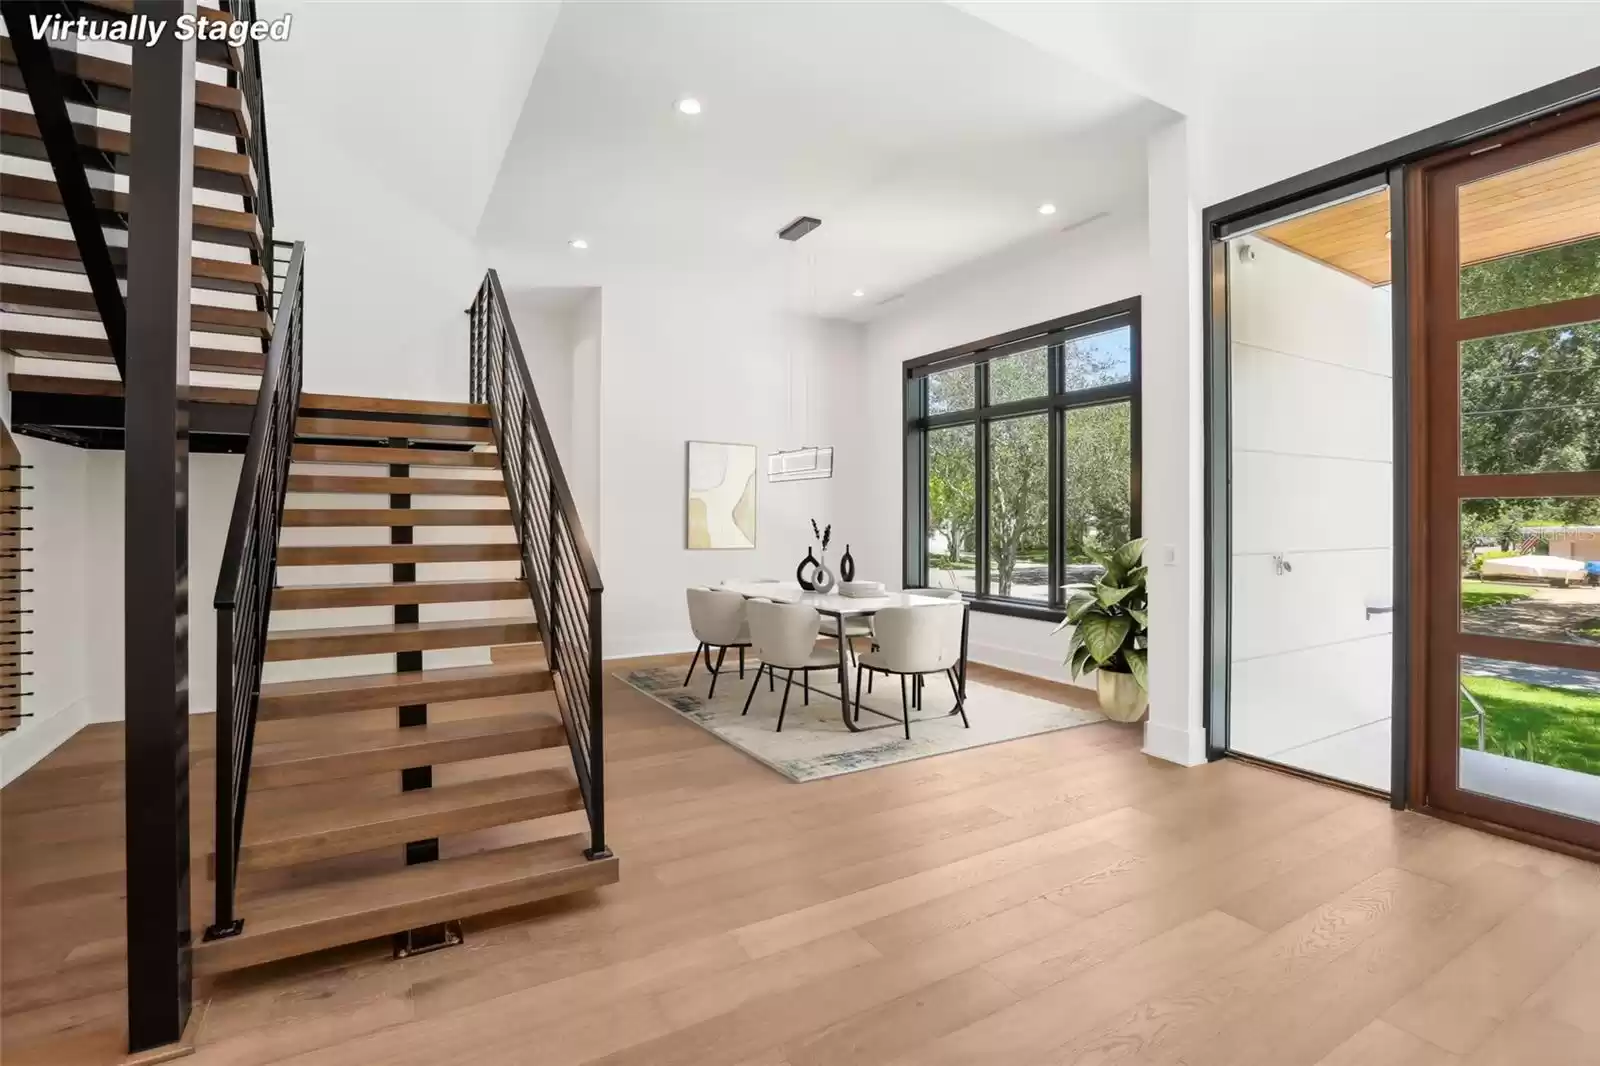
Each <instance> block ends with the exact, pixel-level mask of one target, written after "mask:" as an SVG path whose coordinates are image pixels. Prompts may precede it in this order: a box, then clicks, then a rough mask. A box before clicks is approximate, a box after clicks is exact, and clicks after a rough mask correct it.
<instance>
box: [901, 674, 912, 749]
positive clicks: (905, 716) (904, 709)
mask: <svg viewBox="0 0 1600 1066" xmlns="http://www.w3.org/2000/svg"><path fill="white" fill-rule="evenodd" d="M900 717H901V720H902V721H904V722H905V724H906V739H907V740H910V739H911V705H910V704H909V703H907V702H906V675H905V674H901V675H900Z"/></svg>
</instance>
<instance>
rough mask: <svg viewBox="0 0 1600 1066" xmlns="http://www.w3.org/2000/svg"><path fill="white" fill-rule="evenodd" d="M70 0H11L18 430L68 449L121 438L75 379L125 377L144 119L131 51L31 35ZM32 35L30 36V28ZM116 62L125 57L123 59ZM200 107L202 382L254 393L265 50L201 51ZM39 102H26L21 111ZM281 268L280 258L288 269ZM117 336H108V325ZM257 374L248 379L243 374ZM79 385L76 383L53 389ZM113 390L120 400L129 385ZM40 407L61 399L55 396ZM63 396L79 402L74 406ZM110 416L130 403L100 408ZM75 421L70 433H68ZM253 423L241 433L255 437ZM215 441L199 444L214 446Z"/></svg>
mask: <svg viewBox="0 0 1600 1066" xmlns="http://www.w3.org/2000/svg"><path fill="white" fill-rule="evenodd" d="M71 6H72V7H74V8H75V9H76V10H75V11H73V12H72V14H73V15H74V16H76V15H78V14H82V15H85V16H87V17H88V18H90V19H91V20H98V21H104V22H114V21H119V20H124V19H127V18H128V17H130V16H131V14H132V4H131V3H130V2H129V0H98V2H94V3H83V4H75V5H71ZM67 7H68V5H63V4H59V3H56V4H50V3H43V4H30V3H23V2H15V3H7V4H6V9H7V11H6V16H7V17H6V27H7V32H8V36H7V37H6V38H4V39H0V88H4V89H6V90H9V93H7V94H6V95H5V96H4V98H3V99H4V102H3V103H0V151H3V154H4V156H5V160H4V166H3V170H0V266H3V267H4V268H6V269H5V270H4V272H3V274H0V315H3V317H0V348H3V349H4V350H5V351H7V352H10V353H11V354H13V355H14V356H16V357H17V360H18V361H17V364H16V366H15V372H16V373H17V374H18V375H21V376H25V377H26V378H27V379H28V382H27V383H28V386H29V387H28V388H27V389H26V390H24V392H25V396H26V399H25V401H24V405H23V407H22V408H21V409H20V410H18V411H16V412H15V413H14V416H13V418H14V428H18V429H19V430H21V431H23V432H29V433H34V432H35V430H36V429H37V431H38V432H37V433H36V435H42V436H51V437H53V438H54V439H58V440H63V441H65V442H67V443H75V444H86V445H90V446H106V445H108V444H114V443H116V442H115V441H114V440H109V439H106V438H105V437H104V436H103V435H102V434H100V433H98V432H91V433H90V434H88V435H87V436H83V435H80V434H77V433H76V432H75V431H76V430H77V429H79V428H86V429H91V430H96V431H98V430H104V429H110V428H113V426H112V424H111V419H110V417H92V419H91V422H90V424H89V425H87V426H85V427H77V426H74V425H71V424H67V423H71V422H72V421H73V418H72V417H70V416H69V417H67V418H64V419H63V418H58V417H56V416H57V415H59V414H60V413H61V412H62V411H63V410H67V411H73V410H74V409H75V406H76V407H82V408H85V409H91V410H92V409H93V408H94V407H95V405H93V404H87V405H84V404H76V405H75V401H74V400H73V397H76V396H78V395H81V394H80V393H76V392H73V391H71V388H70V386H71V382H72V381H73V380H74V379H83V378H85V377H87V378H91V379H97V380H101V381H105V382H107V384H109V385H112V386H114V385H115V383H116V382H117V380H118V379H119V378H120V377H121V376H122V375H121V374H120V372H119V371H120V367H121V363H122V358H121V344H122V339H121V336H120V323H121V321H122V316H123V311H122V300H123V298H124V293H125V290H126V282H127V253H128V248H127V233H128V218H129V215H130V213H131V212H132V211H133V210H134V209H135V205H134V204H132V203H131V202H130V192H129V187H128V177H127V175H128V172H129V168H130V163H131V161H132V136H131V126H132V125H133V118H134V112H135V94H134V93H133V92H132V89H133V67H132V64H131V63H130V62H128V61H126V60H128V59H131V58H132V56H131V49H129V48H127V47H125V46H115V45H105V44H101V45H93V46H91V45H84V46H74V45H73V44H72V43H71V42H54V43H50V44H45V43H42V42H35V41H32V40H31V39H29V38H28V35H27V33H26V27H27V25H28V15H29V14H30V13H31V14H49V13H58V14H59V13H64V12H66V10H67ZM200 10H201V11H202V12H203V13H204V14H205V15H206V16H207V17H208V18H215V19H220V20H224V21H226V20H230V19H231V18H233V17H235V16H237V17H243V18H249V17H251V15H252V14H253V4H252V3H249V2H240V0H229V2H227V3H225V4H223V5H222V6H221V7H214V6H207V5H204V4H203V5H202V6H201V9H200ZM19 31H20V32H19ZM113 57H118V58H113ZM197 61H198V62H197V67H198V69H197V80H196V83H195V108H194V130H195V133H194V138H195V146H194V169H193V182H194V202H195V206H194V215H193V222H194V252H193V258H192V260H191V271H192V276H193V281H192V285H193V289H192V292H193V300H192V304H191V307H190V316H191V320H192V328H193V336H194V340H193V344H192V347H191V351H190V365H191V368H192V369H193V371H195V375H194V377H193V380H194V381H195V382H196V383H198V384H202V385H212V386H226V385H228V384H229V382H230V379H232V381H233V382H234V383H235V385H237V384H241V383H242V384H243V385H245V386H252V385H253V384H254V382H252V381H250V380H249V376H256V375H259V374H260V373H261V369H262V363H263V353H264V350H265V347H266V344H267V342H268V340H269V338H270V334H271V315H272V310H273V306H274V281H275V279H274V276H273V270H274V250H275V247H274V242H273V236H272V193H271V175H270V171H269V167H268V162H267V154H266V140H265V116H264V114H263V108H262V101H261V92H260V86H261V83H260V73H259V70H260V68H259V44H254V43H252V44H249V45H247V46H246V47H244V48H232V47H228V46H226V45H222V44H218V43H208V44H207V45H206V46H204V47H201V48H199V49H198V51H197ZM23 101H26V104H24V103H23ZM278 265H279V266H280V267H281V263H280V264H278ZM106 322H113V323H116V324H117V328H113V329H110V330H107V329H106V328H105V327H104V325H103V324H104V323H106ZM241 376H246V377H245V380H244V381H243V382H240V381H239V379H240V377H241ZM62 382H65V387H64V388H60V389H58V388H56V387H55V386H56V385H58V384H60V383H62ZM110 394H111V395H116V396H120V389H113V391H112V392H111V393H110ZM41 398H50V399H53V402H46V400H43V399H41ZM63 398H65V399H63ZM99 408H100V409H101V410H104V411H112V410H113V409H114V410H115V413H116V415H117V418H118V420H119V424H120V408H114V405H107V404H100V405H99ZM56 423H61V424H56ZM247 431H248V426H247V425H246V426H240V425H238V424H235V425H234V426H233V427H232V429H231V433H232V435H233V436H235V437H242V436H243V434H244V433H245V432H247ZM208 443H210V442H208V441H203V442H202V448H201V450H223V449H221V448H211V449H207V448H206V447H205V445H206V444H208Z"/></svg>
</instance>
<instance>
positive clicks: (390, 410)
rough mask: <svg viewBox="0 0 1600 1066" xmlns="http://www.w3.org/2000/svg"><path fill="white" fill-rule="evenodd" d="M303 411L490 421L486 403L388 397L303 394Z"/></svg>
mask: <svg viewBox="0 0 1600 1066" xmlns="http://www.w3.org/2000/svg"><path fill="white" fill-rule="evenodd" d="M300 410H301V411H302V412H306V411H350V412H354V413H357V414H370V415H377V414H398V415H445V416H447V417H450V418H483V419H487V418H488V417H489V405H488V404H486V403H457V402H454V401H451V400H397V399H391V398H389V397H385V396H344V395H340V394H338V393H332V392H303V393H301V394H300Z"/></svg>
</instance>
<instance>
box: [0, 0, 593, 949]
mask: <svg viewBox="0 0 1600 1066" xmlns="http://www.w3.org/2000/svg"><path fill="white" fill-rule="evenodd" d="M201 11H202V13H203V14H205V15H206V16H208V17H212V18H218V19H225V20H227V19H246V20H248V19H252V18H253V17H254V4H253V2H252V0H203V2H202V4H201ZM30 13H31V14H48V13H62V14H66V15H67V16H68V17H72V18H76V17H77V16H78V15H85V16H87V17H89V18H91V19H94V20H99V21H102V22H115V21H117V20H125V19H127V18H129V17H131V16H132V15H133V13H134V12H133V4H132V0H49V2H43V3H26V2H22V0H18V2H15V3H13V2H9V0H8V2H7V4H6V5H5V26H6V30H7V35H6V37H5V38H3V39H0V155H3V157H4V159H3V163H4V165H3V167H0V348H3V349H4V350H5V352H6V353H8V354H9V355H10V356H12V357H13V360H12V365H11V368H10V369H11V373H10V375H9V378H8V384H9V387H10V392H11V398H12V421H13V428H15V429H16V430H17V431H18V432H20V433H23V434H26V435H31V436H38V437H45V438H48V439H51V440H55V441H58V442H61V443H65V444H70V445H76V446H80V447H92V448H121V447H124V445H125V437H124V427H125V425H126V424H127V420H126V418H125V411H124V398H123V392H124V389H123V385H124V382H125V381H129V380H132V379H130V378H129V377H128V376H127V369H128V366H129V362H128V360H127V359H126V358H125V356H126V354H127V353H126V345H125V341H126V331H125V329H124V328H123V327H124V323H125V322H126V320H127V315H128V311H129V308H130V307H137V306H140V305H137V304H133V303H130V302H129V300H130V297H131V298H132V299H137V291H138V290H137V286H136V287H135V289H134V291H133V292H131V293H130V291H129V287H128V265H129V262H130V259H131V258H132V257H133V256H134V254H135V253H136V251H137V249H132V248H130V241H129V224H130V216H131V215H132V214H133V213H135V212H136V211H137V210H138V206H139V203H140V202H141V201H139V200H137V196H138V192H137V190H138V188H139V185H138V183H137V182H136V181H131V180H130V173H129V172H130V169H137V161H138V159H139V158H140V157H138V156H136V155H134V148H135V145H134V143H133V142H134V138H136V137H138V133H137V130H138V128H139V126H138V122H137V118H138V115H139V114H140V110H139V108H140V94H139V92H138V91H137V89H136V86H135V82H136V76H135V68H136V66H138V63H137V57H136V56H134V55H133V54H132V50H131V49H130V48H129V47H127V46H124V45H117V44H108V43H103V42H86V41H76V40H72V41H67V42H51V43H49V44H48V45H46V44H44V43H41V42H36V41H32V40H31V39H25V34H24V33H22V32H19V27H26V26H27V17H28V15H29V14H30ZM258 50H259V46H258V45H256V44H250V43H247V44H246V45H244V46H243V47H242V48H234V47H230V46H228V45H226V44H223V43H216V42H212V43H205V44H202V45H200V46H199V47H198V48H197V66H196V83H195V90H196V91H195V100H194V114H193V118H192V121H193V130H194V163H193V173H192V179H193V194H192V200H193V216H192V222H193V241H192V248H191V253H192V257H191V259H190V269H191V274H192V277H191V288H190V306H189V311H190V325H191V332H190V373H189V375H188V378H187V383H188V388H187V391H186V395H187V399H188V408H187V419H186V422H187V431H188V446H189V448H190V449H191V450H193V451H222V452H237V453H243V457H244V458H243V464H242V472H241V475H240V480H239V484H238V490H237V494H236V497H235V500H234V505H233V509H232V513H231V518H230V521H229V526H228V530H227V538H226V547H225V550H224V555H223V561H222V565H221V568H220V573H219V574H218V575H217V583H216V594H215V598H214V602H213V605H212V606H213V608H214V610H215V611H216V618H217V669H216V677H217V699H216V703H217V714H216V716H215V719H216V740H215V749H214V756H213V757H212V759H211V763H212V766H211V768H210V772H212V773H214V776H215V780H216V789H215V797H214V798H215V813H214V817H213V819H212V827H211V828H212V834H211V835H212V839H211V840H205V841H202V840H196V841H195V842H194V844H193V862H192V864H191V866H192V869H193V871H194V875H195V876H196V877H200V876H204V877H206V878H208V879H209V885H208V886H206V887H208V889H209V894H210V895H211V897H212V900H213V902H212V905H211V907H210V908H209V912H210V913H209V914H207V913H206V912H205V911H204V910H200V909H196V912H195V913H194V915H193V919H194V925H195V927H196V929H195V933H196V935H195V937H194V942H193V967H194V972H195V973H196V974H202V975H204V974H214V973H218V972H221V971H226V970H232V969H237V968H240V967H246V966H251V965H255V964H259V963H262V962H267V961H270V960H274V959H280V958H285V957H289V956H294V955H299V954H304V953H308V952H313V951H317V950H320V949H323V948H328V947H333V946H336V945H341V944H347V943H352V942H355V941H360V940H365V939H369V938H373V937H378V936H384V935H388V934H396V935H398V936H401V937H402V940H401V941H399V942H397V943H403V944H404V945H406V946H407V949H409V948H411V947H415V946H417V945H422V946H429V945H431V944H434V943H436V942H439V941H440V940H441V939H445V940H446V941H447V939H448V938H447V937H444V938H441V936H440V931H441V927H442V926H443V925H444V923H453V922H456V921H457V920H459V919H462V918H467V917H470V916H472V915H476V914H481V913H485V912H489V911H495V910H500V909H503V908H506V907H511V906H516V905H519V904H525V903H528V902H532V901H535V900H539V899H544V898H547V897H550V896H554V895H559V894H564V893H570V892H577V891H582V890H586V889H592V888H596V887H599V886H602V885H605V884H609V883H611V882H614V881H616V879H617V877H618V863H617V859H616V858H615V857H614V856H613V855H612V854H611V852H610V851H609V850H608V849H607V848H606V846H605V838H604V785H603V778H604V772H603V767H604V754H603V746H604V729H603V723H602V718H601V699H600V691H599V677H600V674H599V662H600V636H599V634H600V597H601V585H600V581H599V575H598V571H597V569H596V567H595V564H594V560H593V557H592V553H591V552H590V550H589V548H588V545H587V542H586V541H585V539H584V537H583V533H582V530H581V528H580V526H579V523H578V519H577V516H576V511H575V509H574V507H573V503H572V499H571V494H570V492H569V491H568V489H567V486H566V482H565V478H564V476H563V474H562V472H561V467H560V462H559V459H558V457H557V456H556V454H555V450H554V446H553V443H552V442H551V439H550V434H549V430H548V427H547V425H546V422H545V419H544V415H543V413H542V411H541V410H540V408H539V403H538V399H537V397H536V396H535V394H534V390H533V386H532V382H531V378H530V376H529V374H528V370H527V364H526V360H525V358H524V356H523V353H522V351H521V349H520V346H519V345H518V343H517V340H516V336H515V330H514V328H513V326H512V324H511V320H510V316H509V314H508V313H507V311H506V308H505V297H504V293H503V292H501V291H500V287H499V282H498V279H497V278H496V277H495V275H494V274H493V272H492V271H491V272H490V274H489V276H488V277H486V278H485V279H484V280H483V284H482V285H481V286H480V288H479V291H478V294H477V297H476V298H475V299H474V301H473V304H472V307H471V308H469V311H470V313H471V319H470V321H471V347H470V351H468V352H460V351H455V352H441V353H440V358H441V359H447V360H454V361H457V362H459V364H460V366H461V380H462V383H463V385H465V386H467V389H466V391H467V392H468V394H469V396H470V399H471V401H472V402H460V403H448V402H429V401H412V400H399V399H388V398H381V397H355V396H337V395H327V394H319V393H313V392H308V391H306V390H304V389H303V388H302V380H303V370H304V367H303V359H302V356H303V349H304V331H305V316H304V307H305V299H306V288H307V282H306V278H307V273H306V261H307V254H306V248H305V246H304V245H302V244H288V243H284V242H279V241H275V240H274V238H273V223H272V206H271V204H272V197H271V179H270V170H269V167H268V163H267V148H266V143H267V142H266V135H265V127H266V118H265V114H264V112H263V106H262V93H261V76H260V62H259V54H258ZM147 99H157V97H154V96H152V97H148V98H147ZM146 106H150V105H146ZM171 113H172V112H171V111H169V112H168V115H169V116H170V115H171ZM151 121H152V122H153V123H154V124H155V125H152V127H150V128H157V126H158V125H159V124H160V123H161V122H163V121H165V122H166V124H167V125H168V126H171V125H173V124H175V123H173V121H172V120H171V118H170V117H168V118H166V119H162V118H161V117H160V116H159V115H157V116H154V117H152V120H151ZM185 121H186V120H185ZM177 169H178V168H169V170H177ZM135 176H136V175H135ZM180 202H181V201H180ZM178 254H179V255H180V256H181V254H182V253H181V252H179V253H178ZM180 261H181V260H180ZM330 288H332V290H333V291H331V292H329V294H328V295H329V299H337V290H336V283H335V285H334V286H330ZM134 365H136V366H140V367H142V366H144V365H145V364H142V363H136V364H134ZM129 391H130V393H131V392H132V390H129ZM126 443H128V445H129V447H130V455H131V442H126ZM130 469H131V467H130ZM209 581H210V575H208V574H198V573H197V574H195V575H194V582H193V587H192V591H191V601H192V602H191V607H190V610H191V611H199V610H201V609H202V597H203V594H204V590H205V589H206V587H207V584H208V582H209ZM197 728H199V727H197ZM201 772H202V773H206V772H207V771H206V770H204V769H202V770H201ZM130 839H131V838H130ZM130 846H131V845H130ZM133 865H135V864H134V863H132V862H130V867H132V866H133ZM130 898H131V897H130ZM208 919H209V920H208Z"/></svg>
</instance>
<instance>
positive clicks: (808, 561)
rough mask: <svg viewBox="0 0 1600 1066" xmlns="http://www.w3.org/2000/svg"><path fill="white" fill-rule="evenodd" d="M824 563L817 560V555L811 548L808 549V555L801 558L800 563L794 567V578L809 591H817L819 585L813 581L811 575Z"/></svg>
mask: <svg viewBox="0 0 1600 1066" xmlns="http://www.w3.org/2000/svg"><path fill="white" fill-rule="evenodd" d="M821 565H822V564H821V563H819V562H817V557H816V556H815V555H812V554H811V549H810V548H807V549H806V557H805V558H804V559H801V560H800V565H799V566H797V567H795V568H794V579H795V580H796V581H798V582H800V587H801V588H803V589H805V590H806V591H807V592H815V591H816V588H817V586H815V585H813V584H812V583H811V575H812V574H813V573H815V572H816V569H817V567H819V566H821Z"/></svg>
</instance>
